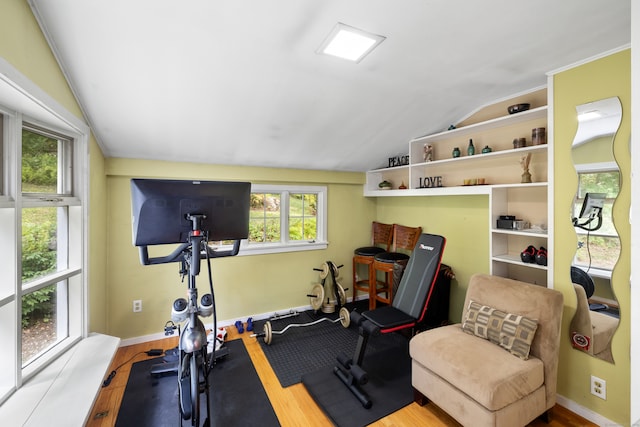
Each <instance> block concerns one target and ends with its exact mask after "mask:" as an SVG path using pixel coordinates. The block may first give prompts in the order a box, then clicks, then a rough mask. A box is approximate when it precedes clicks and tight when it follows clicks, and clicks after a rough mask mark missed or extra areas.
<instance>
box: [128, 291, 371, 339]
mask: <svg viewBox="0 0 640 427" xmlns="http://www.w3.org/2000/svg"><path fill="white" fill-rule="evenodd" d="M364 298H368V297H367V296H366V295H365V296H358V297H357V298H356V300H360V299H364ZM347 301H348V299H347ZM306 310H311V306H310V305H305V306H300V307H294V308H287V309H282V310H279V311H276V312H269V313H261V314H254V315H247V316H242V317H241V318H240V319H231V320H230V319H226V320H218V327H228V326H234V325H235V323H236V321H238V320H241V321H242V322H246V321H247V319H248V318H249V317H251V318H252V319H253V320H263V319H269V318H270V317H272V316H274V315H284V314H289V313H292V312H294V313H295V312H302V311H306ZM205 327H206V328H207V329H213V322H212V323H206V324H205ZM163 338H167V337H166V336H165V334H164V332H158V333H157V334H151V335H143V336H140V337H134V338H126V339H122V340H121V341H120V346H121V347H126V346H128V345H134V344H141V343H145V342H148V341H155V340H160V339H163Z"/></svg>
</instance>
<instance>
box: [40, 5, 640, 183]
mask: <svg viewBox="0 0 640 427" xmlns="http://www.w3.org/2000/svg"><path fill="white" fill-rule="evenodd" d="M29 3H30V4H31V7H32V9H33V11H34V14H35V15H36V17H37V19H38V21H39V22H40V25H41V27H42V29H43V32H44V33H45V35H46V37H47V38H48V40H49V42H50V44H51V46H52V49H53V51H54V53H55V55H56V56H57V58H58V60H59V62H60V63H61V66H62V68H63V70H64V72H65V74H66V75H67V78H68V80H69V84H70V85H71V87H72V89H73V91H74V92H75V94H76V96H77V98H78V101H79V103H80V105H81V107H82V109H83V111H84V113H85V115H86V119H87V121H88V122H89V124H90V126H91V128H92V129H93V132H94V134H95V136H96V138H97V140H98V142H99V144H100V146H101V147H102V149H103V151H104V154H105V155H106V156H108V157H131V158H145V159H160V160H172V161H189V162H205V163H213V164H230V165H250V166H267V167H293V168H303V169H324V170H335V171H364V170H368V169H372V168H376V167H381V166H384V165H385V164H386V162H387V158H388V157H390V156H393V155H397V154H406V152H407V148H408V142H409V140H410V139H411V138H414V137H416V136H421V135H424V134H427V133H433V132H438V131H441V130H444V129H446V128H447V127H448V126H449V124H451V123H456V122H458V121H459V120H460V119H462V118H464V117H465V116H466V115H467V114H469V113H470V112H472V111H474V110H475V109H477V108H478V107H480V106H482V105H484V104H487V103H489V102H492V101H495V100H498V99H502V98H505V97H507V96H510V95H513V94H518V93H521V92H523V91H527V90H530V89H533V88H536V87H540V86H543V85H545V84H546V74H545V73H546V72H548V71H551V70H554V69H557V68H560V67H564V66H566V65H569V64H572V63H575V62H577V61H581V60H583V59H586V58H589V57H592V56H594V55H599V54H601V53H603V52H606V51H609V50H612V49H617V48H619V47H622V46H625V45H627V44H628V43H629V42H630V37H631V36H630V8H631V2H630V0H616V1H610V0H562V1H558V0H536V1H514V0H482V1H477V0H467V1H462V0H403V1H401V2H397V1H389V0H274V1H264V0H243V1H215V0H182V1H176V0H133V1H132V0H91V1H87V0H56V1H51V0H29ZM337 22H342V23H345V24H348V25H351V26H355V27H358V28H360V29H363V30H366V31H369V32H372V33H375V34H380V35H383V36H386V37H387V39H386V40H385V41H384V42H383V43H382V44H381V45H380V46H379V47H378V48H377V49H376V50H375V51H374V52H373V53H371V54H370V55H369V56H367V57H366V58H365V59H364V60H363V61H361V62H360V63H358V64H355V63H351V62H348V61H345V60H341V59H338V58H333V57H329V56H323V55H319V54H316V53H315V51H316V49H317V48H318V46H319V45H320V43H321V42H322V41H323V40H324V38H325V37H326V36H327V34H328V33H329V32H330V31H331V29H332V28H333V27H334V25H335V24H336V23H337Z"/></svg>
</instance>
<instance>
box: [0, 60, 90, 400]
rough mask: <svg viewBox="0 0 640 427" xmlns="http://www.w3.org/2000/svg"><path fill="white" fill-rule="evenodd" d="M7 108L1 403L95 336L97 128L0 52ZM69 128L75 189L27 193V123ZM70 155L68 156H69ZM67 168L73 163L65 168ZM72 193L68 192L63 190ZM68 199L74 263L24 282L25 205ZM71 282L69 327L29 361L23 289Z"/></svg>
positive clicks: (59, 130) (1, 205)
mask: <svg viewBox="0 0 640 427" xmlns="http://www.w3.org/2000/svg"><path fill="white" fill-rule="evenodd" d="M0 114H2V120H3V127H2V141H3V143H2V144H1V145H0V148H1V152H0V154H1V158H0V162H2V167H1V168H0V171H1V173H2V179H0V185H2V191H1V192H0V257H2V259H3V267H4V268H3V269H1V270H0V322H1V323H2V325H3V327H2V328H1V329H0V340H1V341H2V343H3V345H2V347H0V360H2V361H3V369H2V371H0V405H2V403H3V402H5V401H6V400H7V399H9V397H10V396H11V395H12V394H13V393H14V392H15V391H16V390H18V389H20V388H21V387H22V385H23V384H24V382H25V381H27V380H28V379H30V378H32V377H35V376H37V375H38V373H39V372H40V371H41V370H42V369H44V368H46V367H47V366H49V365H50V364H51V362H52V361H53V360H54V359H56V358H57V357H59V356H60V355H62V354H63V353H64V352H66V351H68V350H69V349H71V348H72V347H73V345H74V344H76V343H77V342H78V341H80V340H81V339H83V338H86V337H87V336H88V324H87V323H88V322H87V319H88V312H87V311H88V309H87V301H88V296H87V274H88V269H87V267H88V256H87V247H88V245H87V239H88V235H87V231H86V230H87V221H88V206H87V204H88V201H89V197H88V184H89V179H88V177H89V173H88V165H89V163H88V162H89V148H88V143H89V134H90V130H89V127H88V126H87V125H86V123H84V122H83V121H82V120H81V119H79V118H78V117H76V116H75V115H73V114H72V113H70V112H69V111H67V110H66V109H65V108H64V107H62V106H61V105H60V104H59V103H58V102H57V101H56V100H55V99H53V98H51V96H50V95H48V94H47V93H46V92H44V91H43V90H42V89H41V88H40V87H38V86H37V85H36V84H34V83H33V82H31V81H30V80H29V79H28V78H26V77H25V76H24V75H22V74H21V73H20V72H19V71H17V70H16V69H15V68H14V67H13V66H12V65H11V64H9V63H8V62H6V61H5V60H4V59H3V58H0ZM26 123H29V124H30V125H33V126H36V127H38V128H40V129H42V130H46V131H50V132H53V133H54V134H58V135H64V136H65V137H66V138H67V139H69V140H70V141H72V142H71V146H72V147H70V149H71V150H72V152H73V156H72V158H73V162H74V163H73V165H72V166H73V170H74V172H73V176H66V177H65V178H67V179H72V182H71V181H67V184H71V187H70V188H73V193H70V194H61V195H60V196H59V197H57V196H56V197H46V198H42V197H40V198H38V195H34V194H30V195H28V196H27V195H24V196H23V195H22V194H21V191H20V188H21V180H22V178H21V148H20V147H21V141H22V129H23V124H26ZM63 157H64V158H67V159H68V157H67V156H63ZM63 169H64V170H63V172H65V171H66V168H63ZM63 193H64V191H63ZM32 206H33V207H36V206H37V207H41V206H65V207H67V214H68V216H69V221H70V222H69V233H70V234H69V239H70V241H69V242H68V243H69V245H68V248H69V252H68V255H67V256H68V262H69V264H68V265H69V268H67V269H65V270H63V271H58V272H56V273H54V274H52V275H47V276H46V277H44V278H42V279H41V280H40V279H36V280H34V282H31V283H29V285H28V286H25V288H24V289H23V287H22V278H21V269H22V268H21V264H20V263H21V255H20V254H21V240H22V238H21V221H22V219H21V218H22V217H21V212H22V209H23V208H25V207H32ZM60 283H63V284H64V287H65V289H66V290H67V291H68V293H67V294H66V295H64V298H66V299H67V301H68V304H69V305H68V310H67V313H68V334H67V332H66V331H65V333H64V335H65V336H66V338H64V339H62V340H60V341H58V342H57V343H56V344H55V345H53V346H52V347H50V348H49V349H47V351H46V352H43V353H42V354H41V355H39V357H37V358H35V359H33V360H32V361H31V363H29V364H28V365H27V366H25V367H24V368H23V366H22V365H23V363H22V342H21V341H22V326H21V320H22V304H21V301H22V295H23V293H24V292H26V291H27V290H33V289H34V288H41V287H44V286H47V285H49V284H60Z"/></svg>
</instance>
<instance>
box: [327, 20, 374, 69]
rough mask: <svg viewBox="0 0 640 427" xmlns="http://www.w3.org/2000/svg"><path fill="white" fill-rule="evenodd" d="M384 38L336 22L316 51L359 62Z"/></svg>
mask: <svg viewBox="0 0 640 427" xmlns="http://www.w3.org/2000/svg"><path fill="white" fill-rule="evenodd" d="M384 39H385V37H383V36H379V35H376V34H371V33H368V32H366V31H363V30H359V29H357V28H354V27H350V26H348V25H345V24H341V23H338V24H336V26H335V27H334V28H333V30H332V31H331V33H329V36H327V38H326V39H325V41H324V42H323V43H322V45H320V47H319V48H318V50H316V52H317V53H322V54H325V55H332V56H337V57H339V58H343V59H348V60H349V61H353V62H360V61H361V60H362V58H364V57H365V56H367V54H368V53H369V52H371V51H372V50H373V49H374V48H375V47H376V46H378V45H379V44H380V43H382V42H383V41H384Z"/></svg>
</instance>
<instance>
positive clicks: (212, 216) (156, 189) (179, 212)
mask: <svg viewBox="0 0 640 427" xmlns="http://www.w3.org/2000/svg"><path fill="white" fill-rule="evenodd" d="M250 195H251V183H249V182H234V181H196V180H168V179H132V180H131V212H132V226H133V244H134V245H135V246H150V245H163V244H174V243H185V242H187V241H188V236H189V232H190V231H191V228H192V222H191V221H190V220H189V219H188V218H187V215H188V214H191V215H194V214H201V215H205V218H203V219H202V223H201V227H200V228H201V229H202V230H203V231H206V232H208V234H209V236H208V240H209V241H220V240H241V239H246V238H247V237H248V235H249V198H250Z"/></svg>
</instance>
